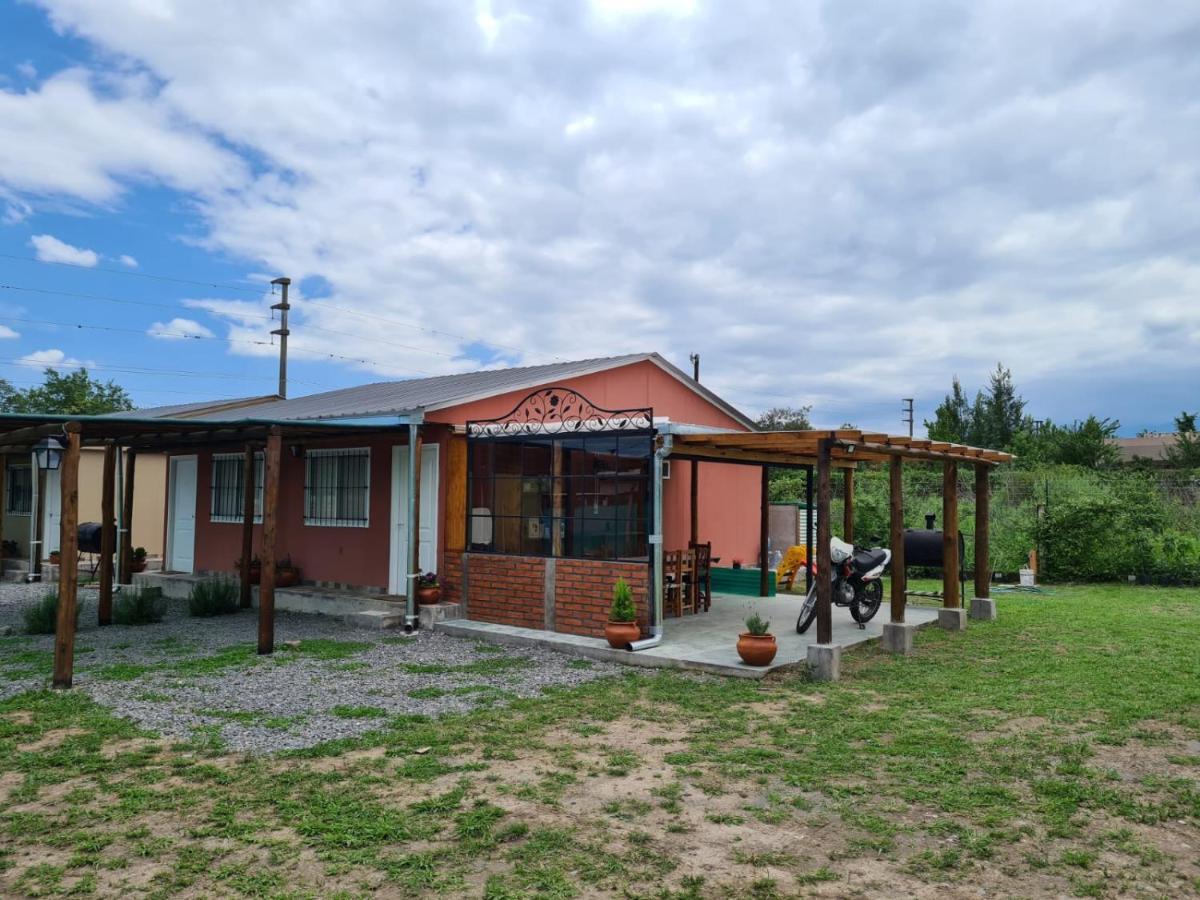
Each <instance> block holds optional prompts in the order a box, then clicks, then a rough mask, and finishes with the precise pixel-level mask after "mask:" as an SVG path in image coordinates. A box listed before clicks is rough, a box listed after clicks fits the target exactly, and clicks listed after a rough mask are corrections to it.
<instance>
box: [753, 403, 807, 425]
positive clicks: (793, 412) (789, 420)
mask: <svg viewBox="0 0 1200 900" xmlns="http://www.w3.org/2000/svg"><path fill="white" fill-rule="evenodd" d="M810 412H812V407H811V406H773V407H771V408H770V409H768V410H767V411H766V412H764V413H763V414H762V415H761V416H759V417H758V419H757V421H756V422H755V424H756V425H757V426H758V427H759V428H760V429H761V430H763V431H808V430H809V429H810V428H812V424H811V423H810V422H809V421H808V414H809V413H810Z"/></svg>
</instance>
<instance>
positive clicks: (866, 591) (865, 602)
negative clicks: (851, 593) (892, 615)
mask: <svg viewBox="0 0 1200 900" xmlns="http://www.w3.org/2000/svg"><path fill="white" fill-rule="evenodd" d="M881 603H883V582H882V581H879V580H876V581H868V582H867V583H866V584H865V585H863V589H862V591H860V592H859V593H858V594H857V595H856V596H855V597H854V600H853V601H852V602H851V603H850V615H851V616H853V617H854V621H855V622H857V623H858V624H860V625H865V624H866V623H867V622H870V621H871V620H872V619H873V618H875V613H877V612H879V605H880V604H881Z"/></svg>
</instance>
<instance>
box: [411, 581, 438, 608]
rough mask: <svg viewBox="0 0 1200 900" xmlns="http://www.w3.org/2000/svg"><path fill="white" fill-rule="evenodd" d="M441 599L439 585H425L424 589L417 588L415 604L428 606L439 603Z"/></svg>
mask: <svg viewBox="0 0 1200 900" xmlns="http://www.w3.org/2000/svg"><path fill="white" fill-rule="evenodd" d="M441 599H442V586H441V585H440V584H432V585H426V586H425V587H419V588H417V603H419V604H420V605H421V606H429V605H431V604H434V603H440V602H441Z"/></svg>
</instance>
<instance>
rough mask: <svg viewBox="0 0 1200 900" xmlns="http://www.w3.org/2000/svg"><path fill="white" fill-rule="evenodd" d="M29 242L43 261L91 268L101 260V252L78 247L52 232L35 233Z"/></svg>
mask: <svg viewBox="0 0 1200 900" xmlns="http://www.w3.org/2000/svg"><path fill="white" fill-rule="evenodd" d="M29 243H30V246H32V247H33V250H34V253H35V254H36V256H37V258H38V259H40V260H41V261H42V262H52V263H66V264H67V265H71V266H84V267H86V268H89V269H90V268H92V267H93V266H95V265H96V264H97V263H98V262H100V254H99V253H97V252H96V251H95V250H87V249H85V248H83V247H76V246H74V245H73V244H68V243H67V242H66V241H60V240H59V239H58V238H56V237H55V236H54V235H52V234H35V235H34V236H33V237H31V238H30V239H29Z"/></svg>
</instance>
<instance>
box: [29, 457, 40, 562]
mask: <svg viewBox="0 0 1200 900" xmlns="http://www.w3.org/2000/svg"><path fill="white" fill-rule="evenodd" d="M39 478H41V470H40V469H38V462H37V454H36V453H33V452H31V453H30V454H29V492H30V494H29V573H28V574H27V575H26V576H25V580H26V581H27V582H34V581H41V580H42V542H41V540H40V539H39V538H38V532H39V531H40V530H41V529H40V527H39V526H40V525H41V515H40V512H41V511H40V510H39V509H38V488H39V487H40V485H39V484H38V479H39Z"/></svg>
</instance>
